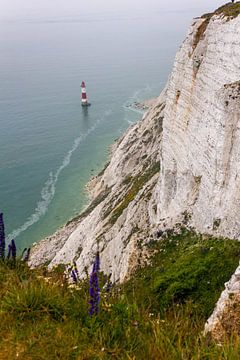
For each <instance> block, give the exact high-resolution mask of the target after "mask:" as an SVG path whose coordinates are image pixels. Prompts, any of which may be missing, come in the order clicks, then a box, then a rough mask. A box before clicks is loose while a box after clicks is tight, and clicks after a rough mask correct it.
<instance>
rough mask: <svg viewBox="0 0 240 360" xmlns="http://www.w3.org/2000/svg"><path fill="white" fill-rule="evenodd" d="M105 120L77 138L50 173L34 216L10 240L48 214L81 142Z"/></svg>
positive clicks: (108, 112) (14, 232) (109, 111)
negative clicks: (58, 185)
mask: <svg viewBox="0 0 240 360" xmlns="http://www.w3.org/2000/svg"><path fill="white" fill-rule="evenodd" d="M111 113H112V110H107V111H106V112H105V113H104V118H105V117H107V116H109V115H110V114H111ZM101 120H103V119H99V120H97V122H96V124H95V125H93V126H92V127H91V128H90V129H89V130H88V131H87V132H86V133H85V134H81V135H80V136H79V137H77V138H76V139H75V140H74V142H73V146H72V148H71V149H70V150H69V152H68V153H67V154H66V156H65V157H64V159H63V161H62V164H61V165H60V166H59V168H58V169H57V171H56V172H55V174H53V172H50V173H49V178H48V179H47V181H46V182H45V184H44V186H43V188H42V190H41V198H40V200H39V201H38V202H37V206H36V208H35V210H34V212H33V214H32V215H31V216H30V217H29V218H28V219H27V220H26V222H25V223H24V224H23V225H22V226H20V227H19V228H18V229H16V230H14V231H13V232H12V233H11V234H10V235H9V236H8V240H9V239H15V238H16V237H17V236H19V235H20V234H21V233H22V232H23V231H25V230H27V229H28V228H29V227H30V226H32V225H33V224H35V223H36V222H38V221H39V219H40V218H41V217H42V216H43V215H44V214H45V213H46V212H47V210H48V207H49V204H50V203H51V201H52V199H53V198H54V195H55V191H56V184H57V181H58V178H59V176H60V174H61V172H62V171H63V169H65V168H66V167H67V166H68V165H69V164H70V161H71V157H72V154H73V153H74V152H75V151H76V150H77V148H78V147H79V145H80V144H81V142H82V141H83V140H84V139H85V138H86V137H87V136H88V135H89V134H91V133H92V132H93V131H94V130H95V129H96V127H97V126H98V124H99V123H100V122H101Z"/></svg>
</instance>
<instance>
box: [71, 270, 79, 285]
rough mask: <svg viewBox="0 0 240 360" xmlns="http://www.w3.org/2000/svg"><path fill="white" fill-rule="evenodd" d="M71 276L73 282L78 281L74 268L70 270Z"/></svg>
mask: <svg viewBox="0 0 240 360" xmlns="http://www.w3.org/2000/svg"><path fill="white" fill-rule="evenodd" d="M71 278H72V279H73V282H74V283H75V284H77V283H78V278H77V275H76V272H75V270H74V269H72V271H71Z"/></svg>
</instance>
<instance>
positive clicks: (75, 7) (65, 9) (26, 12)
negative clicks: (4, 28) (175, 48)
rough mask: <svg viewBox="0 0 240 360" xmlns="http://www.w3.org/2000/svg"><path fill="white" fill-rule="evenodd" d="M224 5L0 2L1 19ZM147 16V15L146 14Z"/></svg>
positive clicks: (199, 0) (116, 0)
mask: <svg viewBox="0 0 240 360" xmlns="http://www.w3.org/2000/svg"><path fill="white" fill-rule="evenodd" d="M223 3H224V2H223V1H220V0H212V1H209V0H171V1H169V0H168V1H164V0H85V1H84V0H0V19H8V18H12V17H25V16H27V17H28V16H41V17H42V16H47V17H55V16H64V15H66V16H71V15H80V14H86V13H98V12H126V11H129V12H131V13H133V12H134V11H135V12H136V13H140V12H145V13H146V11H149V12H151V13H153V12H154V11H161V9H169V11H176V10H180V9H182V10H184V11H186V10H188V9H191V10H194V11H195V9H196V15H198V11H206V12H208V11H211V10H213V9H215V8H217V7H218V6H220V5H222V4H223ZM146 14H147V13H146Z"/></svg>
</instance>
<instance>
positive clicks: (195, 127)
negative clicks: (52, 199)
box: [30, 15, 240, 316]
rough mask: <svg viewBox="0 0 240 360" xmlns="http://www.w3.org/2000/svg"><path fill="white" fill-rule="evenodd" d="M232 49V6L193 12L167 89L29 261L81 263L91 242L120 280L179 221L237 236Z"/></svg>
mask: <svg viewBox="0 0 240 360" xmlns="http://www.w3.org/2000/svg"><path fill="white" fill-rule="evenodd" d="M239 59H240V16H238V17H236V18H234V19H229V18H226V17H224V16H222V15H214V16H212V17H211V19H210V18H200V19H195V20H194V22H193V24H192V26H191V27H190V29H189V32H188V34H187V37H186V39H185V41H184V42H183V44H182V46H181V48H180V50H179V51H178V53H177V55H176V59H175V63H174V68H173V72H172V74H171V76H170V79H169V83H168V84H167V86H166V89H165V90H164V91H163V92H162V94H161V95H160V97H159V98H158V99H157V101H156V104H155V105H154V106H153V107H152V108H151V109H150V110H149V111H148V112H147V113H146V114H145V116H144V117H143V119H142V120H141V121H139V122H138V123H137V124H136V125H134V126H133V127H131V128H130V129H129V130H128V131H127V133H126V134H125V135H124V136H123V137H122V138H120V139H119V140H118V142H116V143H115V144H114V145H113V147H112V155H111V158H110V162H109V164H108V166H107V167H106V169H105V170H104V171H103V172H102V174H100V175H99V176H98V177H96V178H95V179H93V180H92V181H91V183H90V185H89V189H90V193H91V195H92V198H93V201H92V203H91V204H90V206H89V208H88V209H86V211H85V212H84V213H83V214H81V215H80V216H79V217H78V218H76V219H73V220H72V221H71V222H69V224H67V225H66V226H65V227H63V228H62V229H60V230H59V231H58V232H57V233H56V234H54V235H53V236H51V237H49V238H47V239H45V240H43V241H41V242H40V243H39V244H37V245H36V246H35V247H34V249H33V251H32V255H31V260H30V264H31V265H32V266H36V265H39V264H41V263H44V262H49V263H50V265H49V266H50V267H52V266H54V265H56V264H59V263H69V262H72V261H73V260H75V261H76V262H77V266H78V268H79V272H80V273H84V268H86V267H87V268H89V267H90V266H91V264H92V261H93V256H94V253H95V251H96V250H97V248H98V249H99V250H100V252H101V268H102V270H103V271H105V272H106V273H111V274H112V280H113V281H117V280H120V281H123V280H124V279H125V278H126V277H127V276H129V274H130V273H131V271H132V270H133V269H134V268H135V267H136V265H138V264H144V263H145V262H147V261H148V254H147V251H146V248H145V247H144V245H145V244H146V243H148V242H149V241H151V240H152V239H157V238H158V237H159V236H160V235H159V234H161V231H164V230H166V229H169V228H173V227H174V226H175V224H176V223H179V222H180V223H181V221H183V222H184V223H186V222H187V225H188V226H191V227H193V228H195V229H196V230H197V231H199V232H201V233H207V234H214V235H215V236H224V237H228V238H235V239H240V216H239V214H240V174H239V169H240V61H239ZM238 273H239V269H238V272H237V273H236V274H237V276H235V278H234V279H235V280H236V281H237V282H238V285H239V289H240V280H239V276H238ZM235 280H234V281H232V282H230V283H229V284H230V285H229V284H228V286H229V289H228V293H230V292H231V284H233V283H234V285H233V286H234V287H235V289H236V288H237V285H236V281H235ZM224 296H225V295H224ZM225 298H226V296H225ZM225 298H224V299H225ZM224 301H225V300H224ZM216 316H218V315H216Z"/></svg>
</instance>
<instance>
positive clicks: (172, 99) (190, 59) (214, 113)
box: [155, 16, 240, 239]
mask: <svg viewBox="0 0 240 360" xmlns="http://www.w3.org/2000/svg"><path fill="white" fill-rule="evenodd" d="M206 22H207V20H206V19H198V20H196V21H194V23H193V25H192V26H191V28H190V31H189V33H188V36H187V38H186V40H185V41H184V43H183V45H182V47H181V49H180V51H179V52H178V54H177V56H176V60H175V64H174V69H173V72H172V75H171V78H170V81H169V86H168V90H167V101H166V107H165V111H164V122H163V135H162V141H161V144H160V162H161V173H160V177H159V181H158V185H157V189H156V192H155V201H156V203H157V204H158V211H157V217H156V221H157V222H159V225H160V226H161V223H162V222H164V223H165V224H168V226H172V224H174V223H175V222H176V219H177V218H179V217H180V218H181V216H182V214H183V212H184V211H186V212H187V213H188V214H189V216H188V217H189V218H190V221H189V223H190V224H191V225H192V226H193V227H194V228H196V229H197V230H199V231H200V232H202V233H210V234H214V235H221V236H224V237H229V238H236V239H239V238H240V216H239V210H240V173H239V169H240V61H239V59H240V16H239V17H238V18H235V19H233V20H229V21H227V20H226V18H222V17H217V16H213V17H212V19H211V21H210V22H209V24H208V26H207V28H206V30H205V32H204V33H203V34H202V32H203V30H204V28H205V27H206Z"/></svg>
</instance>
